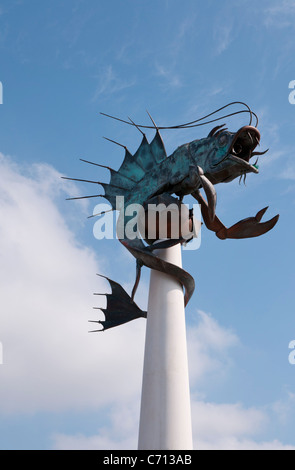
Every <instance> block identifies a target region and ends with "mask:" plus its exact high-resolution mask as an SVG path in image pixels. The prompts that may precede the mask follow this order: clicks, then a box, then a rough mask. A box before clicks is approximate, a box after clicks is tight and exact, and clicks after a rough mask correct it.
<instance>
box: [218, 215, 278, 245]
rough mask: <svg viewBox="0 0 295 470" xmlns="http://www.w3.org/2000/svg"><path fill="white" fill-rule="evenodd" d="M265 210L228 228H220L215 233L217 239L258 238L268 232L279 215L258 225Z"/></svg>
mask: <svg viewBox="0 0 295 470" xmlns="http://www.w3.org/2000/svg"><path fill="white" fill-rule="evenodd" d="M267 209H268V207H265V208H264V209H261V210H260V211H259V212H257V214H256V216H255V217H248V218H247V219H243V220H240V222H237V223H236V224H235V225H232V227H230V228H226V227H224V228H222V229H221V230H219V231H218V232H216V235H217V237H218V238H220V239H221V240H225V239H226V238H236V239H238V238H252V237H259V236H260V235H263V234H264V233H267V232H269V230H271V229H272V228H273V227H274V226H275V225H276V223H277V221H278V219H279V215H276V216H275V217H273V218H272V219H271V220H268V221H267V222H262V223H260V220H261V219H262V217H263V215H264V213H265V212H266V211H267Z"/></svg>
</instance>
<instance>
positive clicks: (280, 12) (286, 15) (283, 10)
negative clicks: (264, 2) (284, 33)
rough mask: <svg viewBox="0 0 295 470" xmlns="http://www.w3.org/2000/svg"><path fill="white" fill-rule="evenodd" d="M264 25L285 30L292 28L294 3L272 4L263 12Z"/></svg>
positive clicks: (284, 0) (286, 1)
mask: <svg viewBox="0 0 295 470" xmlns="http://www.w3.org/2000/svg"><path fill="white" fill-rule="evenodd" d="M264 15H265V25H266V26H275V27H277V28H285V27H290V26H292V27H293V26H294V18H295V3H294V1H293V0H283V1H282V2H277V1H276V2H274V3H273V4H272V5H270V6H268V7H267V8H266V9H265V10H264Z"/></svg>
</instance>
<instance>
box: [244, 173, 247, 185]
mask: <svg viewBox="0 0 295 470" xmlns="http://www.w3.org/2000/svg"><path fill="white" fill-rule="evenodd" d="M246 177H247V173H245V174H244V181H243V182H244V185H245V186H246Z"/></svg>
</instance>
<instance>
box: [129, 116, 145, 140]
mask: <svg viewBox="0 0 295 470" xmlns="http://www.w3.org/2000/svg"><path fill="white" fill-rule="evenodd" d="M128 119H129V121H130V122H131V123H132V124H133V126H135V127H136V129H138V130H139V132H140V133H141V134H142V135H143V136H144V137H145V133H144V132H143V131H142V130H141V129H140V127H138V125H137V124H135V122H134V121H132V119H131V118H130V117H129V116H128Z"/></svg>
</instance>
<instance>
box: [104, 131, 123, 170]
mask: <svg viewBox="0 0 295 470" xmlns="http://www.w3.org/2000/svg"><path fill="white" fill-rule="evenodd" d="M104 139H105V140H108V141H109V142H113V144H116V145H119V146H120V147H123V149H125V150H127V147H126V145H123V144H120V143H119V142H116V141H115V140H112V139H109V138H108V137H104ZM106 168H108V167H106Z"/></svg>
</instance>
